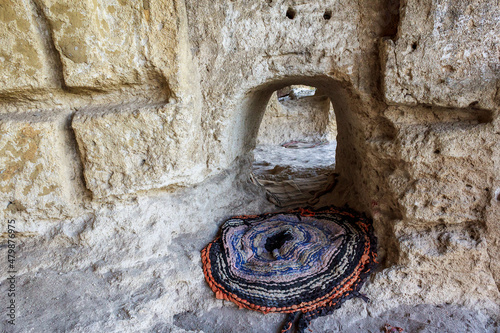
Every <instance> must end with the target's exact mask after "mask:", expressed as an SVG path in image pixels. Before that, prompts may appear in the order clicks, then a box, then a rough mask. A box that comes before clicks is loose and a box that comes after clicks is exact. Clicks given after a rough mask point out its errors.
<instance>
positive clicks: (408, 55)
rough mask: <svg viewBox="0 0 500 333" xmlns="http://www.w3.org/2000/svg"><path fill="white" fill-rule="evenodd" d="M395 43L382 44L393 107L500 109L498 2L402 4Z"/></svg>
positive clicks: (416, 1) (444, 0) (434, 0)
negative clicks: (426, 106)
mask: <svg viewBox="0 0 500 333" xmlns="http://www.w3.org/2000/svg"><path fill="white" fill-rule="evenodd" d="M402 6H403V7H402V12H401V22H400V26H399V31H398V35H397V37H396V41H395V42H393V41H392V40H390V39H387V40H385V41H384V42H383V50H382V54H383V57H384V59H385V64H384V66H385V76H384V85H385V98H386V100H387V101H388V102H389V103H403V104H407V105H416V104H419V103H423V104H434V105H441V106H452V107H467V106H469V105H473V106H477V107H482V108H485V109H495V108H498V107H499V106H500V94H499V88H500V20H499V18H500V6H499V3H498V1H497V0H494V1H484V0H472V1H448V0H424V1H420V0H405V1H402Z"/></svg>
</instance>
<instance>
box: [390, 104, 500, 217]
mask: <svg viewBox="0 0 500 333" xmlns="http://www.w3.org/2000/svg"><path fill="white" fill-rule="evenodd" d="M390 110H391V111H389V112H387V115H388V116H389V118H391V119H392V120H393V121H394V125H395V126H396V128H397V131H398V135H397V142H398V145H399V147H398V152H397V153H396V155H397V158H399V159H401V162H400V163H399V166H398V168H396V170H395V171H394V173H393V174H392V175H391V176H389V178H388V179H389V182H390V184H391V190H390V191H395V192H396V193H397V194H396V196H397V198H398V199H397V200H398V203H399V204H400V205H401V208H402V212H403V215H404V216H405V217H406V218H408V219H410V220H413V219H416V220H418V219H420V220H421V221H422V222H423V223H424V224H425V223H429V222H431V221H432V222H446V223H461V222H467V221H480V220H482V219H483V216H484V213H485V209H486V207H487V205H488V202H489V200H490V198H491V191H492V189H493V184H494V174H495V161H494V157H493V155H492V150H493V149H494V147H495V145H496V138H495V136H494V135H492V134H491V131H492V129H493V125H492V124H490V123H479V122H478V121H477V120H474V119H468V120H466V119H462V120H460V119H458V118H457V116H455V117H454V114H455V112H454V111H453V110H449V111H448V110H431V109H427V108H420V109H416V110H411V109H408V108H400V109H398V108H390ZM408 110H411V111H409V112H408ZM399 112H402V114H405V112H406V115H405V116H402V117H401V114H399ZM419 112H420V116H421V117H420V120H419V121H417V122H416V123H412V122H411V121H409V122H408V123H404V121H403V122H400V121H402V120H401V119H405V118H406V119H409V118H411V114H418V113H419ZM471 112H473V111H464V112H463V113H464V114H467V113H471ZM440 114H441V119H440ZM444 114H448V117H450V118H448V119H445V118H443V115H444ZM457 114H459V112H458V113H457ZM474 147H481V149H475V148H474Z"/></svg>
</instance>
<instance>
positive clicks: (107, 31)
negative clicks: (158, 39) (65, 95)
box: [42, 0, 146, 88]
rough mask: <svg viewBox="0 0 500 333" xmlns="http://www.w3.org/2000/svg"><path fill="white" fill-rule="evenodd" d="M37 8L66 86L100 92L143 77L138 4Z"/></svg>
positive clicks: (60, 2)
mask: <svg viewBox="0 0 500 333" xmlns="http://www.w3.org/2000/svg"><path fill="white" fill-rule="evenodd" d="M42 3H43V10H44V13H45V15H46V16H47V19H48V20H49V22H50V26H51V28H52V30H53V31H52V35H53V39H54V44H55V47H56V49H57V50H58V51H59V53H60V57H61V61H62V64H63V74H64V80H65V83H66V85H68V86H72V87H75V86H76V87H98V88H101V87H105V86H113V85H118V84H135V83H140V82H141V77H143V76H144V75H145V74H144V70H143V68H144V67H145V57H144V51H143V46H142V45H143V44H144V36H143V34H142V33H141V29H143V26H144V23H145V10H146V9H145V8H144V7H143V1H123V0H98V1H74V2H71V3H68V1H64V0H42ZM144 3H146V1H144Z"/></svg>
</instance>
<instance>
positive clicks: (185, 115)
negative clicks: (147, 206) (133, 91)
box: [72, 104, 206, 198]
mask: <svg viewBox="0 0 500 333" xmlns="http://www.w3.org/2000/svg"><path fill="white" fill-rule="evenodd" d="M193 117H195V119H194V120H193V119H192V118H193ZM195 120H196V116H194V115H193V112H192V110H189V109H188V108H185V107H181V106H179V105H175V104H166V105H157V106H149V107H137V108H134V107H129V108H127V109H114V110H111V111H100V110H86V111H80V112H78V113H77V114H76V115H75V117H74V119H73V124H72V126H73V129H74V131H75V134H76V138H77V141H78V146H79V148H80V153H81V157H82V161H83V165H84V175H85V180H86V183H87V187H88V188H89V189H90V190H91V191H92V193H93V195H94V197H95V198H103V197H107V196H112V195H118V196H119V195H125V194H132V193H135V192H138V191H144V190H151V189H161V188H164V187H177V186H187V185H192V184H195V183H198V182H201V181H202V180H203V179H205V177H206V170H205V163H204V162H203V159H202V158H201V154H200V149H199V144H197V143H196V142H198V143H199V142H200V140H201V138H200V135H201V133H200V132H201V131H200V129H199V128H197V127H196V126H197V122H196V121H195ZM198 125H199V124H198Z"/></svg>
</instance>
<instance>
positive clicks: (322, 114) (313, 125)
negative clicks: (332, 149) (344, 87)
mask: <svg viewBox="0 0 500 333" xmlns="http://www.w3.org/2000/svg"><path fill="white" fill-rule="evenodd" d="M336 126H337V125H336V122H335V113H334V112H333V109H332V108H331V103H330V99H329V98H328V97H327V96H321V95H316V96H309V97H304V98H300V99H290V98H287V99H284V100H282V101H278V96H277V94H276V93H273V95H272V96H271V98H270V99H269V104H268V105H267V107H266V111H265V113H264V117H263V118H262V122H261V124H260V127H259V133H258V135H257V143H258V144H273V145H279V144H282V143H284V142H286V141H290V140H305V141H315V140H322V139H323V140H324V139H326V138H335V136H336V135H337V133H336ZM334 140H335V139H334Z"/></svg>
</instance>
